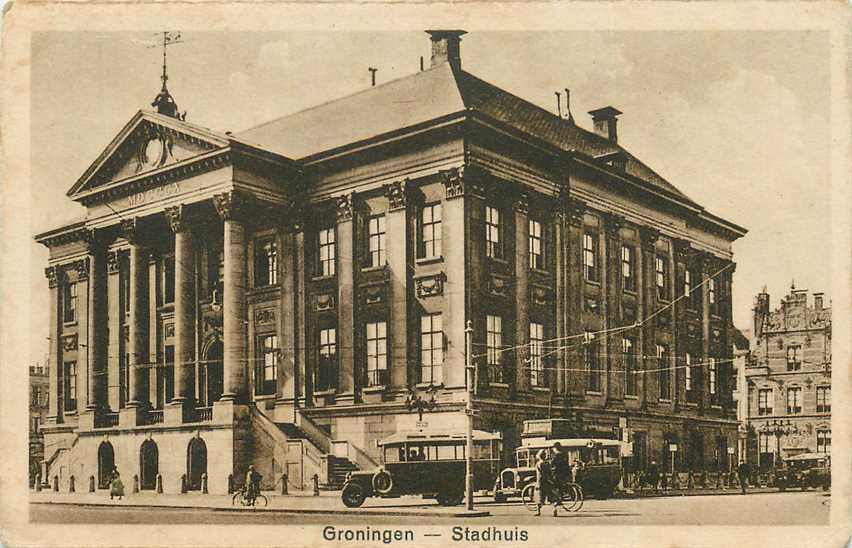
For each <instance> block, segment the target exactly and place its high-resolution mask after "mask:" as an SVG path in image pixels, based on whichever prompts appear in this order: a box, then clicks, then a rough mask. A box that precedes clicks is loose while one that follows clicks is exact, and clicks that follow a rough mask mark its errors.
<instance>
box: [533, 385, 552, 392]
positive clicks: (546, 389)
mask: <svg viewBox="0 0 852 548" xmlns="http://www.w3.org/2000/svg"><path fill="white" fill-rule="evenodd" d="M532 390H533V392H548V393H549V392H550V388H549V387H547V386H533V387H532Z"/></svg>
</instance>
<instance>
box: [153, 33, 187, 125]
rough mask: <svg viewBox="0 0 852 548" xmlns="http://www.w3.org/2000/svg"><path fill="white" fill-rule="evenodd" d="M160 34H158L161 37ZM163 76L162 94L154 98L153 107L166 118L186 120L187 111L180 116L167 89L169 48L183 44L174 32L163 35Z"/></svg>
mask: <svg viewBox="0 0 852 548" xmlns="http://www.w3.org/2000/svg"><path fill="white" fill-rule="evenodd" d="M159 34H160V33H157V35H159ZM162 34H163V75H162V76H160V80H162V81H163V87H162V89H161V90H160V93H159V94H157V97H156V98H154V102H153V103H151V106H152V107H157V112H159V113H160V114H165V115H166V116H171V117H172V118H178V119H180V120H184V119H186V111H184V113H183V114H182V115H179V114H178V108H177V103H175V100H174V98H173V97H172V96H171V94H170V93H169V90H168V88H167V87H166V82H167V81H168V80H169V75H168V72H167V70H166V67H167V57H166V55H167V53H168V47H169V46H173V45H175V44H181V43H183V40H182V39H181V36H180V32H172V31H164V32H163V33H162ZM148 47H149V48H157V47H160V45H159V44H157V45H151V46H148Z"/></svg>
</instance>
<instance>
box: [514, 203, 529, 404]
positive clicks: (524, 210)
mask: <svg viewBox="0 0 852 548" xmlns="http://www.w3.org/2000/svg"><path fill="white" fill-rule="evenodd" d="M514 209H515V246H514V247H515V261H514V262H515V346H516V347H517V348H518V350H517V352H516V353H515V363H516V364H517V365H516V367H515V386H516V387H517V391H518V392H525V391H528V390H529V389H530V374H531V370H530V367H531V364H530V363H529V356H530V349H529V346H528V344H529V341H530V329H529V325H530V313H529V272H530V264H529V263H530V261H529V249H530V240H529V196H528V195H527V194H526V193H524V192H521V193H520V194H519V195H518V197H517V198H516V200H515V207H514Z"/></svg>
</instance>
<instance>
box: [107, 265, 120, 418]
mask: <svg viewBox="0 0 852 548" xmlns="http://www.w3.org/2000/svg"><path fill="white" fill-rule="evenodd" d="M106 258H107V260H106V263H107V302H106V306H107V315H106V317H107V326H108V327H107V332H108V346H107V359H106V363H107V375H106V377H107V406H108V407H109V409H112V410H113V411H118V409H119V408H120V407H121V405H120V404H121V393H120V392H121V386H120V385H121V367H120V362H121V360H122V357H121V355H122V353H123V352H122V349H123V344H122V343H123V341H122V339H123V333H122V331H123V329H122V328H123V324H124V322H123V321H122V320H123V316H124V310H123V309H122V303H121V262H122V261H121V253H120V252H119V251H109V252H107V255H106Z"/></svg>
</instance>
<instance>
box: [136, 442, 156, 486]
mask: <svg viewBox="0 0 852 548" xmlns="http://www.w3.org/2000/svg"><path fill="white" fill-rule="evenodd" d="M139 467H140V470H139V488H140V489H155V488H156V487H157V474H159V473H160V451H159V449H157V444H156V443H155V442H154V440H145V441H144V442H142V447H141V448H140V449H139Z"/></svg>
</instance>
